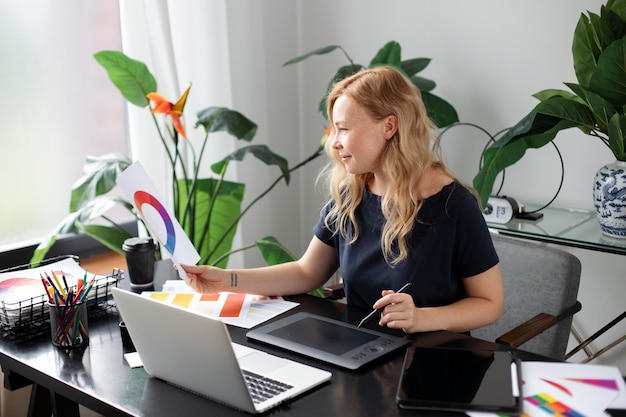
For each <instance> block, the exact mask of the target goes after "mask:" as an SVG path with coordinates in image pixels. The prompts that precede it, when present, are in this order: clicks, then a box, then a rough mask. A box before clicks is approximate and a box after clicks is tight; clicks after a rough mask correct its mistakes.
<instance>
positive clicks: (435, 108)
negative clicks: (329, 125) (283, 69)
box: [283, 41, 459, 128]
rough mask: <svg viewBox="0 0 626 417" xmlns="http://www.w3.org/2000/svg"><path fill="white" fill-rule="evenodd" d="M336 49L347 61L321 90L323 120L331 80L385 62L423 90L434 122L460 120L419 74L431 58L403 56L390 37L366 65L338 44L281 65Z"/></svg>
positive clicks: (424, 98)
mask: <svg viewBox="0 0 626 417" xmlns="http://www.w3.org/2000/svg"><path fill="white" fill-rule="evenodd" d="M337 49H338V50H340V51H341V52H343V54H344V56H345V57H346V59H347V60H348V62H349V63H348V64H347V65H343V66H341V67H339V69H337V72H336V73H335V74H334V75H333V76H332V78H331V79H330V81H329V83H328V88H327V90H326V92H325V93H324V96H323V97H322V99H321V100H320V103H319V111H320V113H322V115H323V116H324V118H325V119H326V120H328V115H327V114H326V96H327V95H328V92H329V91H330V90H331V89H332V87H333V84H334V83H336V82H337V81H340V80H343V79H344V78H347V77H349V76H350V75H352V74H355V73H357V72H359V71H361V70H362V69H364V68H373V67H377V66H382V65H386V66H392V67H395V68H397V69H398V70H400V72H402V73H403V74H404V75H405V76H406V77H407V78H409V79H410V80H411V81H412V82H413V84H415V85H416V86H417V87H418V88H419V89H420V91H421V93H422V99H423V100H424V104H425V106H426V110H427V111H428V116H429V117H430V118H431V120H432V121H433V122H434V123H435V125H437V126H438V127H440V128H442V127H446V126H449V125H451V124H453V123H456V122H458V121H459V117H458V115H457V112H456V110H455V109H454V107H452V105H451V104H450V103H448V102H447V101H445V100H444V99H442V98H441V97H439V96H436V95H435V94H433V93H432V90H433V89H434V88H435V87H436V85H437V84H436V83H435V82H434V81H432V80H430V79H428V78H424V77H422V76H420V75H418V74H419V73H420V72H421V71H422V70H424V69H425V68H426V67H427V66H428V64H430V61H431V59H430V58H411V59H407V60H402V57H401V55H402V48H401V46H400V44H399V43H398V42H396V41H390V42H388V43H386V44H385V45H384V46H383V47H382V48H380V49H379V50H378V52H377V53H376V55H375V56H374V58H372V60H371V61H370V63H369V64H368V66H367V67H365V66H364V65H362V64H357V63H355V62H354V60H353V59H352V58H351V57H350V56H349V55H348V54H347V53H346V51H345V50H344V49H343V48H342V47H341V46H338V45H329V46H325V47H323V48H319V49H316V50H314V51H311V52H308V53H306V54H304V55H300V56H298V57H296V58H293V59H290V60H289V61H287V62H285V63H284V64H283V66H286V65H291V64H295V63H298V62H301V61H304V60H305V59H307V58H309V57H312V56H314V55H325V54H328V53H330V52H333V51H335V50H337Z"/></svg>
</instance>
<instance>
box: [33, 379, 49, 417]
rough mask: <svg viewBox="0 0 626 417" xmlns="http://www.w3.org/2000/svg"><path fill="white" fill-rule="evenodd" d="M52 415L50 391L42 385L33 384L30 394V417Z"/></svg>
mask: <svg viewBox="0 0 626 417" xmlns="http://www.w3.org/2000/svg"><path fill="white" fill-rule="evenodd" d="M51 415H52V404H50V391H48V389H47V388H44V387H42V386H41V385H38V384H33V388H32V391H31V392H30V403H29V404H28V417H40V416H41V417H43V416H48V417H50V416H51Z"/></svg>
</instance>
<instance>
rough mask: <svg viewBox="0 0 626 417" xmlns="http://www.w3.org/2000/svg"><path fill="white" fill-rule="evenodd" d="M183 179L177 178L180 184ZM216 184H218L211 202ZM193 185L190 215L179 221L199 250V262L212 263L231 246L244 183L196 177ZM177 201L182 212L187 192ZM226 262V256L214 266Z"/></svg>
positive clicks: (221, 265) (239, 211) (224, 265)
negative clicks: (194, 189) (194, 186)
mask: <svg viewBox="0 0 626 417" xmlns="http://www.w3.org/2000/svg"><path fill="white" fill-rule="evenodd" d="M183 181H184V180H180V181H179V184H180V186H181V188H182V187H184V183H183ZM218 184H220V188H219V191H218V192H217V196H216V198H215V201H214V203H213V205H211V199H212V196H213V195H214V194H215V190H216V188H217V186H218ZM196 187H197V188H196V193H195V194H194V195H193V197H192V198H195V202H194V207H195V213H194V216H192V217H191V218H190V217H189V216H188V217H187V218H186V220H185V221H181V219H179V221H180V222H181V225H182V227H183V229H184V230H185V232H186V233H187V235H188V236H189V238H190V239H191V241H192V242H193V244H194V246H195V248H196V250H197V251H198V253H199V254H200V256H201V259H200V263H204V264H212V262H213V261H214V260H215V259H217V258H219V257H220V256H221V255H222V254H225V253H227V252H230V250H231V248H232V242H233V238H234V236H235V232H236V231H237V224H236V221H237V218H238V217H239V215H240V213H241V201H242V200H243V195H244V191H245V185H244V184H240V183H235V182H229V181H223V182H221V183H220V182H219V180H218V179H215V178H205V179H199V180H198V182H197V184H196ZM179 204H180V207H181V210H180V212H183V208H184V207H185V206H186V205H187V196H182V198H181V201H180V202H179ZM233 225H234V226H233ZM231 226H233V227H231ZM192 231H193V232H192ZM227 263H228V258H225V259H224V260H222V261H221V262H220V264H219V265H218V266H220V267H226V265H227Z"/></svg>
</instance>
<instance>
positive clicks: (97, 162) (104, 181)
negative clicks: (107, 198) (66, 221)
mask: <svg viewBox="0 0 626 417" xmlns="http://www.w3.org/2000/svg"><path fill="white" fill-rule="evenodd" d="M131 164H132V161H131V160H130V159H128V158H127V157H125V156H123V155H117V154H107V155H103V156H99V157H97V156H88V157H87V160H86V162H85V165H84V167H83V176H82V177H80V178H79V179H78V180H77V181H76V182H75V183H74V185H73V186H72V195H71V199H70V212H74V211H76V210H78V209H80V208H81V207H83V206H84V205H85V204H87V203H88V202H90V201H91V200H93V199H94V198H96V197H98V196H100V195H103V194H106V193H108V192H109V191H111V190H112V189H113V188H114V187H115V186H116V180H117V176H118V175H119V174H121V173H122V171H124V170H125V169H126V168H128V167H129V166H130V165H131Z"/></svg>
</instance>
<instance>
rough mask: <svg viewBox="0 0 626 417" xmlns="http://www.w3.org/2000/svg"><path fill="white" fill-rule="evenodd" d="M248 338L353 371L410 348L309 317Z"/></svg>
mask: <svg viewBox="0 0 626 417" xmlns="http://www.w3.org/2000/svg"><path fill="white" fill-rule="evenodd" d="M246 336H247V337H248V338H250V339H252V340H256V341H259V342H264V343H268V344H270V345H273V346H276V347H279V348H282V349H287V350H289V351H292V352H296V353H299V354H302V355H305V356H309V357H312V358H315V359H319V360H321V361H324V362H328V363H331V364H333V365H337V366H340V367H342V368H347V369H353V370H354V369H358V368H360V367H362V366H364V365H366V364H368V363H370V362H372V361H374V360H376V359H378V358H380V357H381V356H384V355H386V354H388V353H390V352H393V351H395V350H396V349H399V348H401V347H404V346H406V345H408V344H410V341H409V340H407V339H403V338H400V337H396V336H392V335H388V334H385V333H382V332H377V331H374V330H370V329H363V328H358V327H356V326H354V325H351V324H348V323H344V322H342V321H338V320H333V319H329V318H326V317H321V316H317V315H314V314H309V313H296V314H294V315H291V316H289V317H286V318H284V319H282V320H278V321H275V322H273V323H269V324H266V325H264V326H261V327H258V328H256V329H252V330H250V331H249V332H248V333H247V334H246Z"/></svg>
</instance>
